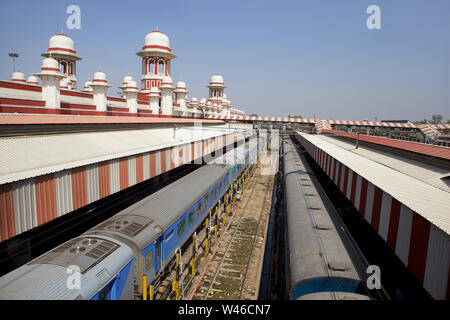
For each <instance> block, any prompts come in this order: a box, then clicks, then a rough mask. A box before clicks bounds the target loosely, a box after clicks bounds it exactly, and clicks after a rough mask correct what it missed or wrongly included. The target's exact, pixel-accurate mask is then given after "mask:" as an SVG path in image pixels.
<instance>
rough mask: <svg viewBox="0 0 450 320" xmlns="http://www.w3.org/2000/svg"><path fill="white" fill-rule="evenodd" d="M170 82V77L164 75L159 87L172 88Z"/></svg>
mask: <svg viewBox="0 0 450 320" xmlns="http://www.w3.org/2000/svg"><path fill="white" fill-rule="evenodd" d="M172 83H173V82H172V78H171V77H164V78H163V79H162V82H161V88H173V86H172Z"/></svg>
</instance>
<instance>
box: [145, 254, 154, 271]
mask: <svg viewBox="0 0 450 320" xmlns="http://www.w3.org/2000/svg"><path fill="white" fill-rule="evenodd" d="M152 266H153V250H150V251H149V252H148V253H147V254H146V255H145V271H148V270H149V269H150V268H151V267H152Z"/></svg>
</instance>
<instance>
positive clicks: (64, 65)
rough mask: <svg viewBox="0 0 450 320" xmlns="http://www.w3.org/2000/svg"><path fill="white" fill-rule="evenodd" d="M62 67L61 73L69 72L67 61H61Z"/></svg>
mask: <svg viewBox="0 0 450 320" xmlns="http://www.w3.org/2000/svg"><path fill="white" fill-rule="evenodd" d="M60 68H61V73H62V74H66V72H67V63H66V62H65V61H61V65H60Z"/></svg>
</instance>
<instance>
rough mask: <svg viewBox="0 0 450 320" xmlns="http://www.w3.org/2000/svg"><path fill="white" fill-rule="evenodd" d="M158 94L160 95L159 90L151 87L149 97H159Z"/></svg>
mask: <svg viewBox="0 0 450 320" xmlns="http://www.w3.org/2000/svg"><path fill="white" fill-rule="evenodd" d="M160 93H161V90H159V89H158V87H152V88H151V89H150V94H149V96H152V97H155V96H159V94H160Z"/></svg>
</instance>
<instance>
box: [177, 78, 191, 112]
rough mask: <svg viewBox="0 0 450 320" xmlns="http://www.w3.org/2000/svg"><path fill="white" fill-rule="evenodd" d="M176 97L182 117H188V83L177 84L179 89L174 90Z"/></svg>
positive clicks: (180, 82) (179, 82)
mask: <svg viewBox="0 0 450 320" xmlns="http://www.w3.org/2000/svg"><path fill="white" fill-rule="evenodd" d="M174 92H175V95H176V103H177V104H179V105H180V111H181V112H182V114H181V115H182V116H187V105H186V97H187V95H188V93H189V92H188V91H187V90H186V83H185V82H184V81H178V82H177V88H176V89H175V90H174Z"/></svg>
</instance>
